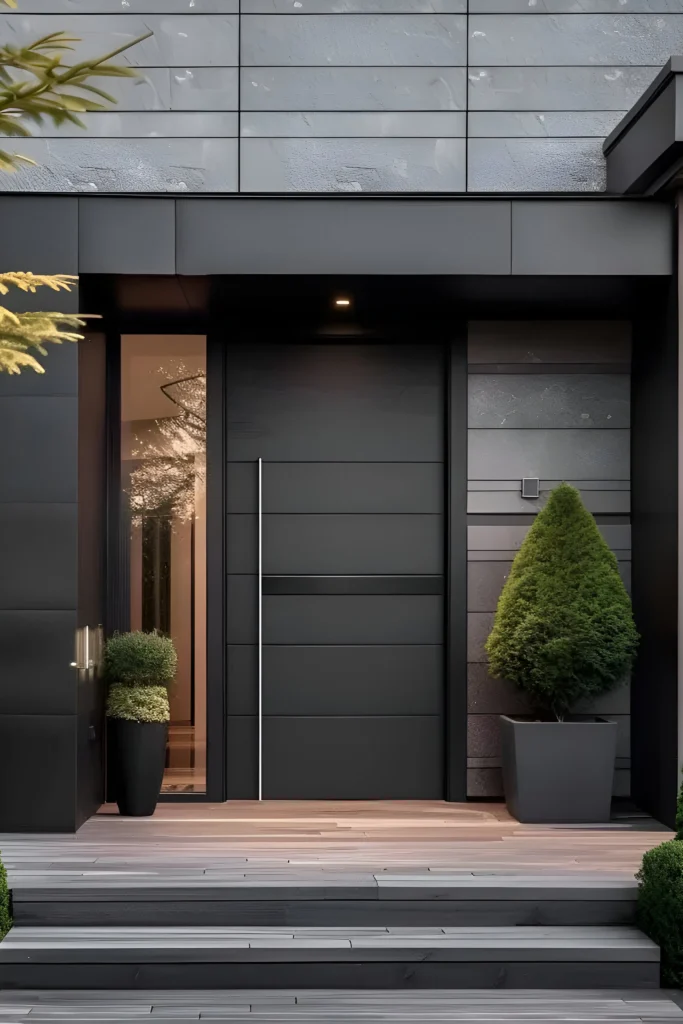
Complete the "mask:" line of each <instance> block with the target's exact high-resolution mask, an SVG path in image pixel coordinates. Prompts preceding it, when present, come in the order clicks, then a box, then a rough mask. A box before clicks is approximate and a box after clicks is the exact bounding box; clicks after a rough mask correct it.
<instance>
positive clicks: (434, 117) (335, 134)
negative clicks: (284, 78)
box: [240, 111, 467, 139]
mask: <svg viewBox="0 0 683 1024" xmlns="http://www.w3.org/2000/svg"><path fill="white" fill-rule="evenodd" d="M466 116H467V115H466V114H465V113H464V112H451V111H438V112H431V113H428V112H424V113H422V112H421V113H404V112H397V113H386V112H384V111H373V112H371V113H364V114H361V113H354V112H351V111H339V112H334V113H317V112H315V111H307V112H303V111H298V112H296V113H295V112H291V113H289V112H284V111H275V112H271V111H268V112H266V111H250V112H243V113H242V116H241V118H240V128H241V134H242V137H243V138H370V139H381V138H401V137H403V138H409V139H415V138H426V139H434V138H442V139H446V138H463V137H464V135H465V119H466Z"/></svg>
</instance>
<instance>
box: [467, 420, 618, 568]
mask: <svg viewBox="0 0 683 1024" xmlns="http://www.w3.org/2000/svg"><path fill="white" fill-rule="evenodd" d="M529 433H531V431H529ZM519 518H520V519H521V516H520V517H519ZM511 519H512V521H511V522H508V523H505V522H503V523H497V522H496V521H495V520H494V522H493V523H484V524H482V523H477V522H475V523H471V524H470V525H468V527H467V550H468V552H470V553H473V552H476V551H487V552H490V553H494V552H496V551H518V550H519V548H520V547H521V546H522V542H523V541H524V538H525V537H526V535H527V533H528V532H529V530H530V529H531V525H530V522H531V520H528V521H527V522H526V523H525V522H524V521H523V520H522V522H517V521H516V520H517V517H511ZM598 529H599V530H600V533H601V534H602V536H603V537H604V539H605V541H606V542H607V543H608V544H609V546H610V547H611V548H612V550H613V551H628V550H629V549H630V547H631V527H630V525H629V524H628V523H599V524H598ZM506 560H507V559H506V558H505V556H502V555H501V556H500V558H498V559H495V558H494V559H493V561H506Z"/></svg>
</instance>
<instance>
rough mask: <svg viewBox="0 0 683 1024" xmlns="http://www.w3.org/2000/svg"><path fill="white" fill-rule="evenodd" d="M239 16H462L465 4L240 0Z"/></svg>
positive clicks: (452, 0)
mask: <svg viewBox="0 0 683 1024" xmlns="http://www.w3.org/2000/svg"><path fill="white" fill-rule="evenodd" d="M241 10H242V14H464V13H465V12H466V11H467V0H242V7H241Z"/></svg>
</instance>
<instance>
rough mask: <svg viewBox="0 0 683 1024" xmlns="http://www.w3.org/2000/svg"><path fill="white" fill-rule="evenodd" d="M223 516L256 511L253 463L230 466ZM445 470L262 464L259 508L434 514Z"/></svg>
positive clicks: (404, 465)
mask: <svg viewBox="0 0 683 1024" xmlns="http://www.w3.org/2000/svg"><path fill="white" fill-rule="evenodd" d="M227 477H228V480H227V502H228V512H251V513H255V512H256V511H257V508H258V480H257V463H256V462H230V463H228V471H227ZM443 507H444V466H443V463H439V462H424V463H420V462H384V463H381V462H284V463H283V462H266V463H264V466H263V509H264V511H265V512H268V513H296V512H303V513H309V514H310V513H315V512H318V513H331V512H337V513H343V512H347V513H362V512H370V513H377V512H390V513H392V514H395V513H401V512H404V513H415V512H422V513H424V514H439V513H441V512H442V511H443Z"/></svg>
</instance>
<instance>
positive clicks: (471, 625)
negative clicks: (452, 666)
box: [467, 612, 494, 662]
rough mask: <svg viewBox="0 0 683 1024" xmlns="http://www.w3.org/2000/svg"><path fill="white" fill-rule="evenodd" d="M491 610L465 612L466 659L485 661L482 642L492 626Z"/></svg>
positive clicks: (486, 659)
mask: <svg viewBox="0 0 683 1024" xmlns="http://www.w3.org/2000/svg"><path fill="white" fill-rule="evenodd" d="M493 617H494V616H493V612H468V613H467V661H468V662H486V661H488V657H487V654H486V651H485V650H484V644H485V643H486V640H487V638H488V635H489V633H490V632H491V628H492V626H493Z"/></svg>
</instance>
